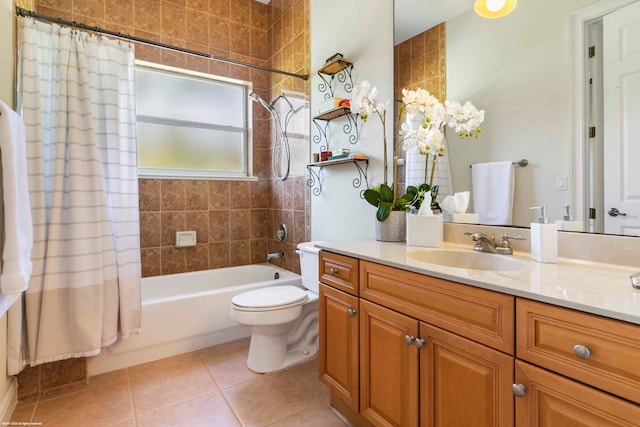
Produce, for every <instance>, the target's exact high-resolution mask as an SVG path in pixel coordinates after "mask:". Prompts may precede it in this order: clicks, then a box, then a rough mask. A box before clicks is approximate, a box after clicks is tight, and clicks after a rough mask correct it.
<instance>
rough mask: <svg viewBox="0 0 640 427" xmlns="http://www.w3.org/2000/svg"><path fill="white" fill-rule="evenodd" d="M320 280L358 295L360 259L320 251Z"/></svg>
mask: <svg viewBox="0 0 640 427" xmlns="http://www.w3.org/2000/svg"><path fill="white" fill-rule="evenodd" d="M320 281H321V282H322V283H324V284H325V285H329V286H333V287H334V288H337V289H340V290H342V291H344V292H347V293H349V294H351V295H355V296H358V260H357V259H356V258H351V257H348V256H344V255H338V254H334V253H331V252H326V251H320Z"/></svg>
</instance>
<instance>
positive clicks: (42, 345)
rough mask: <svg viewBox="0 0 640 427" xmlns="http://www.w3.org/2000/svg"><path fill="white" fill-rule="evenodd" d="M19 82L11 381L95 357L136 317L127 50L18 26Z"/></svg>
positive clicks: (135, 327) (29, 23)
mask: <svg viewBox="0 0 640 427" xmlns="http://www.w3.org/2000/svg"><path fill="white" fill-rule="evenodd" d="M18 75H19V87H18V98H19V109H21V111H22V115H23V119H24V122H25V125H26V139H27V157H28V160H27V171H28V176H29V178H28V185H29V195H30V202H31V213H32V217H33V227H34V229H33V231H34V232H33V237H34V246H33V251H32V263H33V273H32V276H31V279H30V281H29V287H28V289H27V291H26V293H25V298H24V304H23V306H24V319H23V321H24V323H25V324H26V327H25V328H24V330H25V331H26V339H25V343H24V345H23V346H17V345H13V346H12V345H10V346H9V350H10V352H12V353H14V354H9V355H8V356H9V358H10V359H11V358H13V360H12V362H13V363H9V367H10V372H9V373H10V374H12V373H16V372H15V371H16V370H20V369H21V368H22V366H20V365H24V364H27V363H28V364H30V365H32V366H33V365H37V364H41V363H45V362H51V361H55V360H61V359H66V358H71V357H82V356H91V355H96V354H98V353H99V352H100V351H101V349H102V348H103V347H105V346H108V345H110V344H112V343H113V342H115V341H116V340H117V339H118V338H123V337H127V336H128V335H129V334H131V333H135V332H138V331H139V328H140V308H141V307H140V305H141V291H140V284H141V267H140V238H139V213H138V177H137V165H136V140H135V121H136V120H135V103H134V54H133V48H132V47H131V46H130V45H129V44H127V43H121V42H119V41H113V40H108V39H106V38H103V37H99V36H95V35H90V34H88V33H85V32H79V31H76V30H75V29H70V28H62V27H60V26H58V25H55V24H53V25H49V24H45V23H42V22H36V21H34V20H32V19H29V18H21V19H20V46H19V70H18ZM14 314H15V313H14ZM11 319H12V316H10V318H9V320H10V321H12V323H13V324H15V323H17V322H19V321H20V319H15V318H13V320H11ZM9 329H10V330H9V335H10V336H9V339H10V342H11V341H12V335H13V339H14V340H15V334H16V331H17V327H15V326H13V325H10V326H9ZM14 342H15V341H14ZM20 350H22V351H23V354H22V355H20V354H17V353H20ZM12 371H13V372H12Z"/></svg>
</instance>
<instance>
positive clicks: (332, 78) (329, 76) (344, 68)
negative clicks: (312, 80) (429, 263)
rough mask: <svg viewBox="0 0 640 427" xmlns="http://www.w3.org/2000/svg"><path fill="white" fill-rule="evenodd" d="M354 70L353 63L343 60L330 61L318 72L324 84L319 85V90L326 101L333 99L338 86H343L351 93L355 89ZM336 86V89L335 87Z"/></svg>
mask: <svg viewBox="0 0 640 427" xmlns="http://www.w3.org/2000/svg"><path fill="white" fill-rule="evenodd" d="M352 70H353V63H352V62H349V61H347V60H346V59H343V58H336V59H334V60H332V61H329V62H327V63H326V64H324V66H323V67H322V68H320V69H319V70H318V75H319V76H320V78H321V79H322V83H320V84H319V85H318V90H319V91H320V92H322V93H323V94H324V99H331V98H333V93H334V92H335V89H336V87H337V85H338V84H342V87H343V89H344V91H345V92H347V93H351V90H352V89H353V77H352V76H351V71H352ZM334 84H335V86H336V87H334Z"/></svg>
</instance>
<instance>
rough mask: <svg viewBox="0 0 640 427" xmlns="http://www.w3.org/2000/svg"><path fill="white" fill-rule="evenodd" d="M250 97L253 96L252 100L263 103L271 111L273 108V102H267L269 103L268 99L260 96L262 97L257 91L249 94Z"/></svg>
mask: <svg viewBox="0 0 640 427" xmlns="http://www.w3.org/2000/svg"><path fill="white" fill-rule="evenodd" d="M249 98H251V100H252V101H253V102H259V103H260V104H262V106H263V107H264V108H266V109H267V110H269V111H271V110H272V109H273V105H272V104H267V103H266V101H265V100H264V99H262V98H260V97H259V96H258V94H257V93H255V92H251V93H250V94H249Z"/></svg>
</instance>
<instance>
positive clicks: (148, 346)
mask: <svg viewBox="0 0 640 427" xmlns="http://www.w3.org/2000/svg"><path fill="white" fill-rule="evenodd" d="M276 275H277V276H279V278H277V279H275V276H276ZM274 285H296V286H302V284H301V279H300V276H299V275H298V274H295V273H292V272H290V271H287V270H283V269H281V268H278V267H276V266H273V265H270V264H254V265H244V266H240V267H229V268H220V269H215V270H205V271H194V272H190V273H180V274H170V275H165V276H154V277H146V278H143V279H142V332H141V333H140V334H138V335H132V336H131V337H129V338H127V339H125V340H122V341H120V342H117V343H116V344H114V345H112V346H110V347H107V348H106V349H104V350H102V353H101V354H100V355H98V356H96V357H90V358H89V359H88V360H87V370H88V375H89V376H92V375H98V374H101V373H104V372H109V371H113V370H116V369H121V368H126V367H128V366H133V365H138V364H140V363H146V362H151V361H153V360H158V359H162V358H165V357H169V356H174V355H176V354H181V353H187V352H190V351H194V350H199V349H201V348H205V347H210V346H212V345H216V344H221V343H223V342H228V341H233V340H235V339H239V338H243V337H248V336H250V335H251V332H250V331H249V329H247V328H245V327H243V326H240V325H238V324H237V323H235V322H234V321H233V320H231V318H230V316H229V313H230V308H231V298H233V296H235V295H237V294H239V293H241V292H245V291H248V290H250V289H256V288H261V287H264V286H274Z"/></svg>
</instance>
